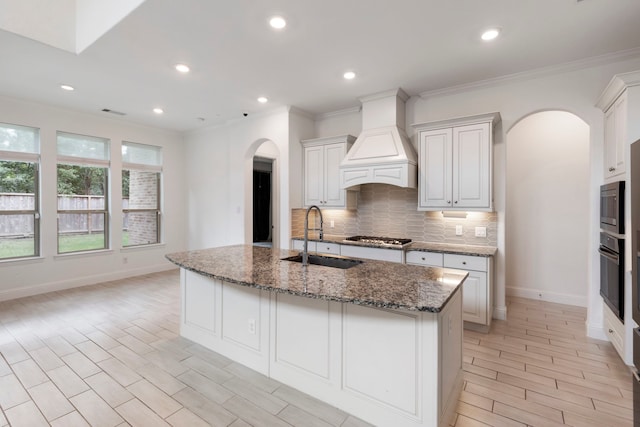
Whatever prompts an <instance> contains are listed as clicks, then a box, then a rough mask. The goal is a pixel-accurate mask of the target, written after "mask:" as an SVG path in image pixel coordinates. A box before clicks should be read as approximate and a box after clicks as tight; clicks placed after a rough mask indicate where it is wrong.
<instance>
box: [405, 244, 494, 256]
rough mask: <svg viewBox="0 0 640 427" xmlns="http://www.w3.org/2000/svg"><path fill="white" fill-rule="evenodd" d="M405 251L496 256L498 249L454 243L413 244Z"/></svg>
mask: <svg viewBox="0 0 640 427" xmlns="http://www.w3.org/2000/svg"><path fill="white" fill-rule="evenodd" d="M405 250H407V251H422V252H442V253H449V254H460V255H472V256H481V257H488V256H494V255H495V254H496V252H498V248H496V247H493V246H476V245H459V244H453V243H432V242H412V243H410V244H409V245H408V246H407V247H406V248H405Z"/></svg>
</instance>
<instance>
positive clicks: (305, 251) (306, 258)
mask: <svg viewBox="0 0 640 427" xmlns="http://www.w3.org/2000/svg"><path fill="white" fill-rule="evenodd" d="M313 208H315V209H316V210H317V211H318V214H320V228H312V229H311V231H319V232H320V234H319V237H320V240H322V236H323V234H324V233H323V231H322V223H323V220H322V211H320V208H319V207H317V206H316V205H311V206H309V209H307V215H306V216H305V217H304V247H303V248H302V265H308V264H309V250H308V245H309V212H311V209H313Z"/></svg>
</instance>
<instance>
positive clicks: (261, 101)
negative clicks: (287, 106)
mask: <svg viewBox="0 0 640 427" xmlns="http://www.w3.org/2000/svg"><path fill="white" fill-rule="evenodd" d="M267 101H269V100H268V99H267V98H265V97H264V96H261V97H260V98H258V102H259V103H261V104H264V103H266V102H267Z"/></svg>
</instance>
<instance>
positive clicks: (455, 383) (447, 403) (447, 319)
mask: <svg viewBox="0 0 640 427" xmlns="http://www.w3.org/2000/svg"><path fill="white" fill-rule="evenodd" d="M462 301H463V288H462V286H461V287H460V289H459V290H458V292H456V293H455V294H454V295H453V297H452V298H451V300H450V301H449V302H448V303H447V305H446V307H445V308H444V310H442V311H441V312H440V313H439V314H438V317H439V324H440V327H439V328H438V359H439V362H438V369H439V372H440V377H439V384H438V387H439V390H438V409H439V412H438V420H437V424H436V423H435V420H434V424H433V425H438V426H441V427H445V426H448V425H449V423H451V422H452V421H453V418H454V416H455V411H456V407H457V405H458V398H459V397H460V392H461V391H462V386H463V382H464V378H463V371H462V348H463V326H464V323H463V321H462V306H463V304H462Z"/></svg>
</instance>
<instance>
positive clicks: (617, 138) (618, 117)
mask: <svg viewBox="0 0 640 427" xmlns="http://www.w3.org/2000/svg"><path fill="white" fill-rule="evenodd" d="M626 123H627V94H626V93H623V94H622V95H620V97H619V98H618V99H617V100H616V102H615V103H614V104H613V105H612V106H611V107H609V109H608V110H607V111H605V113H604V176H605V177H610V176H616V175H621V174H623V173H624V172H625V170H626V166H625V161H624V142H625V140H626V137H625V132H626Z"/></svg>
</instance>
